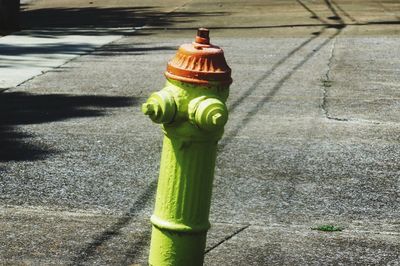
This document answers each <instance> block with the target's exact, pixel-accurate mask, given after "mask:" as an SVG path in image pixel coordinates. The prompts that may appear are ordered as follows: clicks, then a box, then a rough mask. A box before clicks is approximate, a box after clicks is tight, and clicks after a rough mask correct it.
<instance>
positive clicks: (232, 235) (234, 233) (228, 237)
mask: <svg viewBox="0 0 400 266" xmlns="http://www.w3.org/2000/svg"><path fill="white" fill-rule="evenodd" d="M250 226H251V225H250V224H248V225H245V226H242V227H241V228H239V229H238V230H236V231H234V232H233V233H232V234H230V235H228V236H227V237H225V238H224V239H222V240H221V241H219V242H218V243H217V244H215V245H214V246H212V247H210V248H208V249H207V250H206V251H205V252H204V254H207V253H209V252H210V251H212V250H213V249H216V248H217V247H219V246H220V245H222V244H223V243H225V242H226V241H228V240H229V239H231V238H232V237H234V236H236V235H238V234H239V233H241V232H243V231H244V230H246V229H247V228H249V227H250Z"/></svg>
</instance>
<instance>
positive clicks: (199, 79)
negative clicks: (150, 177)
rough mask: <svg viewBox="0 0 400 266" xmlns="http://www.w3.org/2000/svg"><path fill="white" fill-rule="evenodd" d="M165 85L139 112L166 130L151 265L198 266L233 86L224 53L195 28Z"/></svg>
mask: <svg viewBox="0 0 400 266" xmlns="http://www.w3.org/2000/svg"><path fill="white" fill-rule="evenodd" d="M165 76H166V78H167V82H166V85H165V87H164V88H163V89H162V90H161V91H159V92H156V93H153V94H152V95H151V96H150V97H149V99H148V100H147V101H146V103H144V104H143V106H142V112H143V113H144V114H146V115H148V116H149V117H150V118H151V120H152V121H154V122H156V123H160V124H161V125H162V129H163V132H164V135H165V136H164V141H163V148H162V155H161V165H160V174H159V179H158V186H157V194H156V203H155V210H154V213H153V215H152V217H151V223H152V224H153V229H152V236H151V244H150V254H149V264H150V265H154V266H163V265H175V266H179V265H185V266H186V265H194V266H196V265H202V264H203V258H204V249H205V244H206V234H207V230H208V229H209V228H210V223H209V219H208V218H209V212H210V204H211V191H212V184H213V178H214V168H215V160H216V150H217V142H218V140H219V139H220V138H221V137H222V134H223V127H224V125H225V124H226V122H227V120H228V110H227V108H226V105H225V102H226V99H227V97H228V94H229V85H230V84H231V82H232V79H231V70H230V68H229V67H228V65H227V64H226V61H225V57H224V54H223V51H222V49H221V48H219V47H218V46H214V45H212V44H210V39H209V31H208V30H207V29H203V28H201V29H199V31H198V33H197V36H196V38H195V42H193V43H191V44H183V45H181V46H180V48H179V50H178V52H177V54H176V55H175V56H174V57H173V59H172V60H171V61H170V62H169V63H168V66H167V71H166V72H165Z"/></svg>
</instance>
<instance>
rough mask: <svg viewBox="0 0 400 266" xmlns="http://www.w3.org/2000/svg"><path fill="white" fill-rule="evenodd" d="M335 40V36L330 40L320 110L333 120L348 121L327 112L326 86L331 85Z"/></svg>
mask: <svg viewBox="0 0 400 266" xmlns="http://www.w3.org/2000/svg"><path fill="white" fill-rule="evenodd" d="M336 42H337V37H335V38H334V39H333V42H332V48H331V52H330V56H329V59H328V64H327V66H328V70H327V71H326V73H325V79H323V80H322V103H321V109H322V112H323V113H324V116H325V118H327V119H329V120H335V121H348V119H346V118H339V117H334V116H331V115H330V114H329V111H328V88H330V87H331V86H332V79H331V76H330V74H331V70H332V63H333V58H334V55H335V48H336Z"/></svg>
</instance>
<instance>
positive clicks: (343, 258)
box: [0, 0, 400, 265]
mask: <svg viewBox="0 0 400 266" xmlns="http://www.w3.org/2000/svg"><path fill="white" fill-rule="evenodd" d="M54 2H57V3H54ZM92 2H93V3H92V4H90V3H89V2H85V3H84V2H82V1H77V0H76V1H45V0H38V1H35V2H33V3H31V4H30V5H28V6H26V12H27V13H26V14H25V15H24V14H23V20H24V21H25V22H24V23H25V25H26V26H25V27H26V29H27V30H29V29H30V28H33V29H34V30H35V32H38V31H40V30H41V29H42V28H46V29H45V30H46V34H49V33H51V34H53V35H54V37H55V38H58V37H59V36H65V35H78V36H79V34H81V36H88V35H90V36H94V35H95V34H96V29H100V30H99V32H98V34H99V36H107V35H108V34H109V33H110V32H113V33H115V32H116V31H115V29H116V26H118V25H121V27H124V32H118V31H117V32H118V33H119V34H122V35H124V37H123V38H120V39H118V40H116V41H113V42H112V43H109V44H107V45H105V46H103V47H100V48H96V49H95V50H94V51H93V52H91V53H88V54H84V55H79V56H78V57H75V59H73V60H71V61H68V62H66V63H64V64H62V65H61V66H59V67H57V68H52V69H51V70H46V71H45V72H44V73H43V74H40V75H38V76H34V77H32V78H31V79H30V80H28V81H25V82H23V83H22V84H21V85H19V86H16V87H13V88H10V89H8V90H6V91H5V92H3V93H1V94H0V101H1V103H0V109H1V112H0V118H1V121H2V122H3V123H2V125H1V127H0V136H1V139H0V146H1V147H2V149H1V151H0V178H1V182H0V195H1V196H0V205H1V208H0V223H1V226H0V233H1V235H2V236H3V237H2V238H0V244H1V245H2V246H4V247H6V248H5V249H1V250H0V259H1V260H2V261H3V262H4V263H5V264H10V265H14V264H22V265H23V264H38V265H46V264H48V265H60V264H70V265H71V264H72V265H93V264H99V265H131V264H134V265H135V264H145V263H146V260H147V259H146V257H147V252H148V244H149V230H150V227H149V221H148V219H149V216H150V215H151V212H152V208H153V204H154V193H155V187H156V178H157V175H158V165H159V159H160V151H161V141H162V133H161V130H160V128H159V127H158V126H157V125H155V124H152V123H151V122H150V120H149V119H148V118H147V117H145V116H144V115H142V114H141V112H140V104H141V103H142V102H144V101H145V99H146V97H148V95H149V94H150V93H151V92H153V91H155V90H158V89H161V88H162V87H163V84H164V82H165V78H164V76H163V74H162V73H163V72H164V69H165V67H166V62H167V61H168V59H169V58H171V57H172V56H173V55H174V53H175V50H176V49H177V47H178V46H179V45H180V44H182V43H185V42H191V41H192V40H193V37H194V34H195V29H196V28H197V27H199V26H205V27H209V28H211V41H212V43H214V44H217V45H219V46H221V47H222V48H223V49H224V51H225V56H226V59H227V62H228V64H229V65H230V66H231V68H232V71H233V79H234V83H233V84H232V86H231V89H230V97H229V101H228V105H229V110H230V120H229V122H228V124H227V126H226V131H225V136H224V138H223V139H222V140H221V142H220V145H219V155H218V159H217V166H216V174H215V182H214V190H213V201H212V209H211V222H212V224H213V228H212V229H211V231H210V233H209V236H208V243H207V251H206V262H205V264H206V265H331V264H334V265H399V263H400V257H399V253H398V250H399V248H400V234H399V232H400V224H399V222H398V221H399V220H400V211H399V210H400V200H399V199H400V197H399V194H400V181H399V177H400V174H399V173H400V159H399V158H400V142H399V141H400V138H399V134H398V132H399V130H400V124H399V122H400V115H399V114H400V92H399V87H400V86H399V84H400V83H399V81H400V76H399V75H398V72H399V71H398V70H399V69H400V60H399V59H400V54H399V53H398V52H397V51H399V50H400V42H399V37H398V36H399V33H400V30H399V24H400V18H399V16H400V4H398V3H396V2H394V1H372V0H371V1H361V0H360V1H344V0H343V1H339V0H337V1H328V0H327V1H300V0H299V1H246V3H242V1H219V2H214V1H188V2H185V1H181V2H176V1H175V2H173V3H172V2H168V3H165V2H164V1H160V3H159V2H146V1H141V2H139V1H133V2H132V1H122V0H121V1H95V0H93V1H92ZM50 11H54V12H50ZM79 12H84V13H85V12H86V13H85V14H89V15H90V16H94V17H96V16H97V15H98V16H99V17H104V16H105V15H107V16H108V18H111V19H110V20H109V21H108V20H106V19H104V20H101V21H99V20H98V19H91V18H90V16H89V18H87V17H86V18H85V19H83V22H84V23H83V24H84V26H82V27H80V28H79V29H80V31H79V32H77V30H76V26H78V25H79V20H68V19H66V18H68V17H72V18H77V17H79V15H80V14H82V13H79ZM46 14H47V16H50V17H52V16H57V17H60V19H59V20H48V17H46V16H45V15H46ZM122 14H124V15H122ZM117 18H119V19H118V20H116V19H117ZM30 21H32V23H29V22H30ZM46 21H47V22H46ZM48 21H51V22H48ZM46 23H47V24H46ZM49 23H50V24H49ZM127 27H128V28H130V27H131V30H130V31H128V32H127V31H126V28H127ZM136 27H142V28H141V29H139V30H138V29H136ZM105 29H106V30H105ZM108 29H109V30H108ZM111 29H112V30H111ZM135 29H136V30H135ZM17 48H18V47H16V51H19V50H18V49H17ZM58 51H59V50H58ZM61 52H62V51H61ZM49 57H51V54H49ZM1 73H2V69H1V68H0V74H1ZM329 224H332V225H336V226H339V227H341V228H342V229H343V230H342V231H337V232H323V231H318V230H312V229H311V228H314V227H318V226H320V225H329Z"/></svg>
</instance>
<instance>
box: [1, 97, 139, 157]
mask: <svg viewBox="0 0 400 266" xmlns="http://www.w3.org/2000/svg"><path fill="white" fill-rule="evenodd" d="M135 104H137V100H136V99H135V98H132V97H115V96H88V95H83V96H77V95H66V94H47V95H46V94H29V93H22V92H3V93H0V147H1V149H0V162H8V161H33V160H39V159H43V158H46V157H47V156H48V155H50V154H52V153H55V152H57V149H56V148H53V147H48V146H47V145H46V144H43V145H40V146H38V145H37V144H33V143H32V139H33V138H34V136H33V135H31V134H28V133H24V132H21V131H19V130H18V129H17V128H16V127H17V126H20V125H31V124H41V123H50V122H55V121H62V120H67V119H73V118H83V117H95V116H104V115H107V113H106V112H107V108H121V107H126V106H132V105H135Z"/></svg>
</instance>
